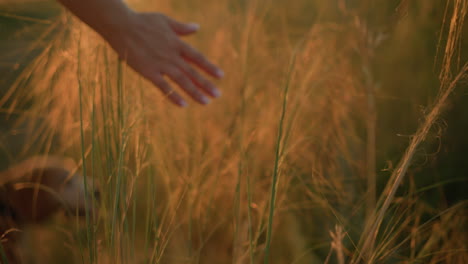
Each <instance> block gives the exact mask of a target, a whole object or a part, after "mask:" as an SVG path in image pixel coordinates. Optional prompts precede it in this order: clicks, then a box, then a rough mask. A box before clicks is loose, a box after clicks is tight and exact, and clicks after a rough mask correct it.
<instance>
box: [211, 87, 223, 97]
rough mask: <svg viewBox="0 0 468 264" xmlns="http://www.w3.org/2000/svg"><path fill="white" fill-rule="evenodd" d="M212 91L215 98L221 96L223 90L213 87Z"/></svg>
mask: <svg viewBox="0 0 468 264" xmlns="http://www.w3.org/2000/svg"><path fill="white" fill-rule="evenodd" d="M212 93H213V97H215V98H218V97H220V96H221V91H220V90H218V89H216V88H213V89H212Z"/></svg>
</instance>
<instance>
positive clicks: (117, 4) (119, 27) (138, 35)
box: [58, 0, 224, 107]
mask: <svg viewBox="0 0 468 264" xmlns="http://www.w3.org/2000/svg"><path fill="white" fill-rule="evenodd" d="M58 1H59V2H60V3H62V4H63V5H64V6H65V7H66V8H67V9H68V10H70V11H71V12H72V13H73V14H74V15H76V16H77V17H78V18H80V19H81V20H82V21H83V22H85V23H86V24H88V25H89V26H90V27H91V28H93V29H94V30H95V31H96V32H98V33H99V34H100V35H101V36H102V37H103V38H104V39H105V40H106V41H107V42H108V43H109V45H110V46H111V47H112V48H113V49H114V50H115V51H116V52H117V54H118V55H119V57H120V58H121V59H122V60H124V61H125V62H126V63H127V64H128V65H129V66H130V67H132V68H133V69H134V70H135V71H136V72H138V73H139V74H141V75H142V76H143V77H145V78H146V79H148V80H149V81H150V82H152V83H153V84H154V85H155V86H156V87H158V88H159V89H160V90H161V91H162V92H163V93H164V94H165V95H166V96H167V98H168V99H169V100H170V101H171V102H173V103H174V104H176V105H178V106H181V107H185V106H187V105H188V104H187V101H186V100H185V99H184V98H183V97H182V96H181V95H180V94H179V93H177V92H176V91H175V90H174V88H173V87H172V86H171V85H170V84H169V82H168V81H167V79H166V78H169V79H171V80H172V81H173V82H174V83H175V84H177V86H179V87H180V89H181V90H183V91H184V92H185V93H186V94H187V95H189V96H190V97H191V98H193V99H194V100H195V101H197V102H198V103H200V104H204V105H205V104H208V103H209V102H210V99H209V98H208V96H210V97H212V98H216V97H219V96H220V95H221V92H220V91H219V90H218V88H216V86H215V85H214V84H213V82H211V81H210V80H209V79H208V78H207V77H205V75H204V74H202V73H201V72H205V73H206V74H207V75H209V76H211V77H213V78H217V79H220V78H222V77H223V75H224V73H223V71H222V70H221V69H220V68H219V67H217V66H216V65H214V64H213V63H211V62H210V61H209V60H208V59H207V58H206V57H205V56H204V55H203V54H201V53H200V52H199V51H197V50H196V49H195V48H193V47H192V46H190V45H189V44H187V43H186V42H184V41H182V40H181V38H180V37H181V36H186V35H190V34H193V33H195V32H197V30H198V29H199V26H198V25H197V24H194V23H181V22H178V21H175V20H174V19H172V18H170V17H168V16H166V15H164V14H161V13H141V12H136V11H133V10H132V9H130V8H129V7H128V6H127V5H126V4H125V3H123V2H122V1H121V0H58Z"/></svg>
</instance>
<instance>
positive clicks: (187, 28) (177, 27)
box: [168, 17, 200, 35]
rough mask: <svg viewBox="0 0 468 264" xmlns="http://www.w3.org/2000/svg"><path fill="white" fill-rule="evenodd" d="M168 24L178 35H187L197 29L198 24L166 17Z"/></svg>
mask: <svg viewBox="0 0 468 264" xmlns="http://www.w3.org/2000/svg"><path fill="white" fill-rule="evenodd" d="M168 21H169V26H170V27H171V28H172V30H174V32H175V33H177V34H178V35H189V34H193V33H195V32H197V31H198V29H199V28H200V25H198V24H197V23H181V22H178V21H176V20H174V19H172V18H169V17H168Z"/></svg>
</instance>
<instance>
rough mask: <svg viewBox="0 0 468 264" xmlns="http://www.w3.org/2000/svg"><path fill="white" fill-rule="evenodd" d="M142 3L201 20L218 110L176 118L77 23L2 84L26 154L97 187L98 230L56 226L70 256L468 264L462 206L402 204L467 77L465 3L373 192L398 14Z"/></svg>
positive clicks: (450, 10) (410, 199) (453, 5)
mask: <svg viewBox="0 0 468 264" xmlns="http://www.w3.org/2000/svg"><path fill="white" fill-rule="evenodd" d="M150 2H151V1H143V0H141V1H133V2H132V4H133V5H134V6H135V7H136V8H137V9H144V10H157V11H161V12H165V13H168V14H170V15H173V16H175V17H177V18H184V20H189V21H197V22H199V23H200V24H201V25H202V26H203V28H202V32H200V33H199V35H198V36H197V37H195V38H194V39H191V40H190V41H191V42H192V43H193V45H194V46H196V47H197V48H199V49H200V50H202V51H203V52H204V53H205V54H207V56H208V57H209V58H211V59H213V60H214V61H215V62H216V63H218V64H220V65H221V66H222V68H223V69H224V70H225V72H226V73H227V74H226V78H225V79H224V80H223V81H222V82H220V83H219V85H220V87H221V88H222V90H223V97H222V98H221V99H218V100H215V101H214V102H213V103H212V104H211V105H210V106H208V107H200V106H197V105H195V104H192V105H191V106H190V107H189V108H188V109H186V110H181V109H176V108H175V107H173V106H172V105H170V103H168V102H167V101H166V100H165V99H164V98H163V97H162V96H161V95H160V94H159V93H158V91H157V90H156V89H155V88H154V87H153V86H151V85H150V84H149V83H148V82H146V81H145V80H142V79H141V78H140V77H139V76H137V75H135V74H134V73H133V71H132V70H131V69H129V68H127V67H126V66H125V65H124V64H120V63H119V62H118V61H117V59H116V57H115V55H114V53H113V52H112V50H110V49H109V47H108V46H107V45H106V44H105V43H104V42H103V41H102V40H101V39H100V38H99V37H98V36H97V35H96V34H95V33H93V32H92V31H90V30H89V29H88V28H86V27H85V26H84V25H82V24H81V23H79V22H78V21H76V20H75V19H73V18H72V17H71V16H70V15H69V14H64V15H63V16H62V17H61V18H60V20H58V21H56V22H55V24H53V25H52V26H51V27H57V28H58V29H57V30H56V31H54V34H56V38H54V41H53V42H52V43H50V45H47V47H46V48H45V49H44V52H43V53H41V55H40V56H39V57H38V58H37V59H36V60H35V61H34V62H32V63H31V65H30V66H29V67H28V68H27V69H26V70H25V71H24V73H23V74H22V76H20V77H19V78H18V81H17V83H16V84H15V85H13V86H12V90H11V91H12V92H11V95H12V97H11V98H13V99H11V100H10V102H11V103H10V104H9V105H8V110H9V111H21V109H24V108H25V106H26V105H27V106H28V107H27V111H25V112H24V114H23V118H24V120H28V122H30V120H34V121H33V122H32V123H31V124H30V125H31V127H32V128H33V129H34V131H35V132H37V133H34V135H36V136H37V137H38V138H37V139H34V138H31V141H35V142H36V145H34V146H33V145H31V146H27V148H26V150H25V153H31V152H33V151H37V149H35V146H40V148H39V149H40V151H41V152H48V151H52V152H54V153H55V154H57V153H62V154H66V155H71V156H73V157H75V158H76V159H78V160H81V165H82V168H83V171H84V173H85V174H87V175H89V176H91V177H92V179H93V182H91V183H89V184H94V183H95V184H98V185H99V186H103V191H102V193H104V195H103V199H102V201H101V202H100V203H99V206H100V208H101V210H100V211H101V214H100V219H99V221H98V222H97V223H91V220H89V219H86V221H85V222H86V223H85V224H84V225H83V223H78V222H77V223H76V225H75V224H73V225H72V226H73V230H74V231H75V232H74V234H71V233H70V231H69V230H67V231H66V232H62V231H56V233H57V236H61V239H64V240H66V241H67V244H68V245H69V249H68V251H67V252H69V254H73V256H74V258H73V260H71V259H68V262H70V263H71V262H73V263H75V262H76V263H261V262H264V263H295V264H297V263H339V264H342V263H361V262H362V263H465V262H468V253H467V251H466V250H467V249H466V245H467V243H466V238H465V236H464V234H466V220H468V219H467V214H466V212H467V206H466V202H461V203H459V204H456V205H455V206H453V207H449V208H445V209H443V210H442V209H441V210H434V208H431V207H430V206H428V205H426V203H425V202H424V201H421V200H420V199H418V196H417V190H415V189H411V190H410V191H409V192H407V193H403V194H401V193H398V194H397V190H398V188H399V186H400V184H401V183H402V182H403V180H404V179H405V177H407V174H406V172H407V169H408V167H409V166H410V165H411V163H412V159H413V156H414V154H415V151H416V150H417V149H418V147H419V145H420V144H421V142H422V141H424V140H425V139H426V138H427V134H428V132H429V131H430V129H431V127H432V126H433V125H434V122H435V121H436V120H437V119H438V117H439V115H440V113H441V111H442V110H443V108H444V106H445V105H446V103H447V98H448V97H449V96H450V95H451V93H452V91H453V89H454V88H455V87H456V86H457V85H458V84H459V83H461V82H462V81H466V77H467V70H468V68H467V66H466V64H464V66H461V65H460V64H457V58H460V57H461V55H460V52H461V48H460V46H459V43H460V41H461V40H460V38H461V36H462V34H463V31H462V26H463V24H464V21H463V19H464V17H465V16H466V12H467V10H466V8H467V5H468V3H467V1H466V0H453V1H449V2H450V3H449V4H448V5H447V7H446V8H447V18H446V21H445V22H444V23H446V24H447V25H449V26H448V28H449V30H448V31H447V32H445V31H444V32H442V33H441V39H443V41H441V42H440V46H441V49H440V52H439V57H440V58H443V59H442V65H443V67H442V70H441V71H440V72H441V74H440V82H441V86H440V87H441V88H440V95H439V96H438V97H437V98H436V100H435V102H434V104H433V106H430V111H428V114H427V115H426V116H425V117H424V120H423V121H422V122H421V124H420V127H419V129H418V130H417V131H416V132H415V134H414V136H412V137H411V141H410V143H409V146H408V149H407V151H406V152H405V154H404V155H403V156H402V159H401V161H400V163H399V165H398V166H397V167H396V168H395V169H394V170H393V174H392V176H391V177H390V179H385V183H386V184H385V185H386V188H385V190H384V191H383V192H380V191H379V190H378V189H377V188H376V186H377V176H378V174H379V172H378V171H377V170H378V169H380V168H378V167H377V166H379V164H377V154H376V151H377V148H378V147H379V141H378V135H377V125H378V124H377V120H378V118H379V115H378V113H377V111H378V109H377V108H378V107H377V106H376V104H377V103H378V102H379V100H380V99H379V98H380V97H379V96H383V95H385V91H381V90H379V89H380V84H379V79H378V76H376V74H375V70H374V68H375V67H376V66H375V60H376V59H375V57H377V56H379V54H378V53H379V52H380V50H379V47H380V46H381V45H385V41H386V39H387V38H388V37H389V36H391V35H392V34H393V31H392V30H394V27H397V26H396V24H395V23H394V22H395V21H394V20H391V21H390V22H388V25H390V26H388V25H387V26H388V27H390V29H388V28H385V29H384V30H381V31H379V30H378V28H376V27H373V26H372V25H369V24H368V22H367V21H366V19H365V16H363V15H362V13H361V12H360V10H359V9H349V8H347V7H346V6H344V5H343V3H344V2H343V1H339V2H340V4H341V5H339V6H337V7H334V6H333V5H331V4H323V3H322V4H319V3H315V4H314V5H311V4H310V3H309V2H308V1H306V0H298V1H293V2H291V3H288V4H285V3H277V2H274V1H267V0H265V1H246V2H245V3H244V2H243V1H241V2H239V1H225V2H222V1H213V0H210V1H206V2H204V3H203V5H201V4H200V3H198V2H196V1H185V2H187V3H184V4H182V3H179V2H177V1H172V2H171V1H165V0H161V1H157V2H151V3H150ZM407 5H408V1H402V2H401V5H400V9H398V11H399V12H400V13H398V14H399V16H397V17H401V16H403V14H404V13H405V10H407V9H405V7H407ZM311 6H315V7H317V8H318V10H314V11H313V10H309V9H308V8H310V7H311ZM334 8H335V9H336V10H335V9H334ZM194 10H196V11H194ZM308 12H310V13H312V12H313V13H314V15H310V17H311V18H310V19H309V18H308V17H307V13H308ZM206 14H210V15H206ZM300 15H303V16H304V17H305V18H304V19H302V20H301V19H300V18H301V16H300ZM336 16H340V17H342V19H331V18H333V17H336ZM399 19H404V18H399ZM397 22H398V21H397ZM442 47H446V48H442ZM462 64H463V63H462ZM456 65H460V67H457V66H456ZM25 80H27V82H25ZM31 102H32V103H31ZM29 104H30V105H29ZM18 109H19V110H18ZM280 132H281V133H280ZM376 168H377V169H376ZM272 175H273V176H274V177H272ZM273 179H276V181H274V180H273ZM273 183H275V184H274V186H273V187H275V188H272V184H273ZM379 197H380V198H379ZM377 201H378V202H377ZM272 205H273V206H274V208H273V209H272V207H271V206H272ZM428 216H429V219H428ZM68 228H69V229H70V228H71V227H69V226H68ZM59 234H60V235H59ZM60 247H61V246H57V248H60ZM265 254H269V255H265ZM44 258H46V257H44ZM49 258H50V259H51V258H53V257H50V256H49ZM58 258H59V257H57V260H55V261H56V262H57V263H60V261H63V259H62V260H61V259H58ZM50 259H49V261H50V262H49V263H52V260H50Z"/></svg>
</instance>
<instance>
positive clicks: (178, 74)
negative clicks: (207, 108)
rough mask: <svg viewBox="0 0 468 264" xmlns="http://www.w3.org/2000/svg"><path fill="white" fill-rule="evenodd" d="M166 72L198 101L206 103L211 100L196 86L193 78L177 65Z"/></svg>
mask: <svg viewBox="0 0 468 264" xmlns="http://www.w3.org/2000/svg"><path fill="white" fill-rule="evenodd" d="M165 73H166V74H167V75H168V76H169V78H171V79H172V80H173V81H174V82H175V83H177V85H179V86H180V88H182V89H183V90H184V91H185V92H187V93H188V94H189V95H190V96H191V97H192V98H193V99H195V100H196V101H197V102H199V103H201V104H204V105H205V104H208V103H209V102H210V99H208V97H206V96H205V95H203V94H202V93H201V92H200V91H199V90H198V89H197V88H196V87H195V85H194V84H193V82H192V80H190V79H189V78H188V76H187V75H186V74H185V73H184V72H183V71H181V70H179V69H178V68H176V67H171V68H169V69H168V70H167V71H166V72H165Z"/></svg>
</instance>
